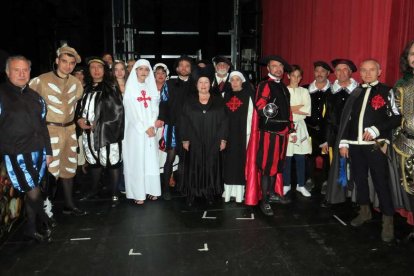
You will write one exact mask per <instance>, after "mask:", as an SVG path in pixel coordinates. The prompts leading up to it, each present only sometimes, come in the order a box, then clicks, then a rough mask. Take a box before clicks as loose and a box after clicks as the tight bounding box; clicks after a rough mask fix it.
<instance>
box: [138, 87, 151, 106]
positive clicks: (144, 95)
mask: <svg viewBox="0 0 414 276" xmlns="http://www.w3.org/2000/svg"><path fill="white" fill-rule="evenodd" d="M141 95H142V97H138V98H137V100H138V101H139V102H144V107H145V108H147V107H148V103H147V101H151V97H149V96H148V97H146V95H147V92H146V91H145V90H141Z"/></svg>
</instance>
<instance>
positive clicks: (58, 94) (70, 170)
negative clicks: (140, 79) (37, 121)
mask: <svg viewBox="0 0 414 276" xmlns="http://www.w3.org/2000/svg"><path fill="white" fill-rule="evenodd" d="M65 54H68V55H71V56H72V57H75V61H76V63H80V62H81V58H80V56H79V55H78V53H77V52H76V50H75V49H73V48H71V47H68V46H67V45H64V46H62V47H61V48H59V49H58V51H57V57H58V59H59V58H60V57H61V56H62V55H65ZM30 88H32V89H33V90H35V91H36V92H37V93H39V94H40V96H42V97H43V99H44V100H45V101H46V103H47V109H48V111H49V112H48V113H47V117H46V124H47V127H48V130H49V135H50V143H51V144H52V152H53V161H52V163H51V164H50V165H49V167H48V170H49V172H50V173H51V174H52V175H53V176H54V177H55V178H56V179H60V181H61V182H62V187H63V190H64V197H65V207H64V210H63V213H65V214H75V215H83V214H85V212H83V211H82V210H80V209H78V208H76V207H75V205H74V202H73V197H72V193H73V177H74V176H75V174H76V168H77V147H78V141H77V137H76V126H75V122H74V117H75V113H76V112H75V108H76V104H77V102H78V100H79V99H80V98H81V97H82V94H83V87H82V84H81V83H80V81H79V80H78V79H77V78H75V77H74V76H72V75H70V74H68V75H67V76H66V77H64V78H62V77H60V76H59V75H58V72H57V71H52V72H49V73H45V74H42V75H40V76H39V77H37V78H34V79H33V80H32V81H31V82H30Z"/></svg>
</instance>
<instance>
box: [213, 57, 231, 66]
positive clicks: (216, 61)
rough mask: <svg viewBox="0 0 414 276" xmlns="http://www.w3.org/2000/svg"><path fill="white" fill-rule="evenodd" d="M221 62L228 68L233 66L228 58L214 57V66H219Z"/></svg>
mask: <svg viewBox="0 0 414 276" xmlns="http://www.w3.org/2000/svg"><path fill="white" fill-rule="evenodd" d="M220 62H224V63H226V64H227V65H228V66H231V65H232V64H231V61H230V60H229V59H228V58H226V57H223V56H216V57H213V63H214V65H217V64H218V63H220Z"/></svg>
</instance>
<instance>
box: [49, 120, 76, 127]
mask: <svg viewBox="0 0 414 276" xmlns="http://www.w3.org/2000/svg"><path fill="white" fill-rule="evenodd" d="M73 124H75V122H74V121H72V122H68V123H55V122H46V125H48V126H57V127H68V126H71V125H73Z"/></svg>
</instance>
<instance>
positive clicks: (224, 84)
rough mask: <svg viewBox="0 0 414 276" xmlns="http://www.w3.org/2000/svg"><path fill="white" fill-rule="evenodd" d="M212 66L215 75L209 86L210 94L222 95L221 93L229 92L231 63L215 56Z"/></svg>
mask: <svg viewBox="0 0 414 276" xmlns="http://www.w3.org/2000/svg"><path fill="white" fill-rule="evenodd" d="M213 64H214V68H215V70H216V73H215V76H214V79H213V83H212V84H211V93H212V94H214V95H222V93H223V92H230V91H231V85H230V82H229V76H230V74H229V73H230V67H231V61H230V60H228V59H227V58H225V57H222V56H217V57H215V58H213Z"/></svg>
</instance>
